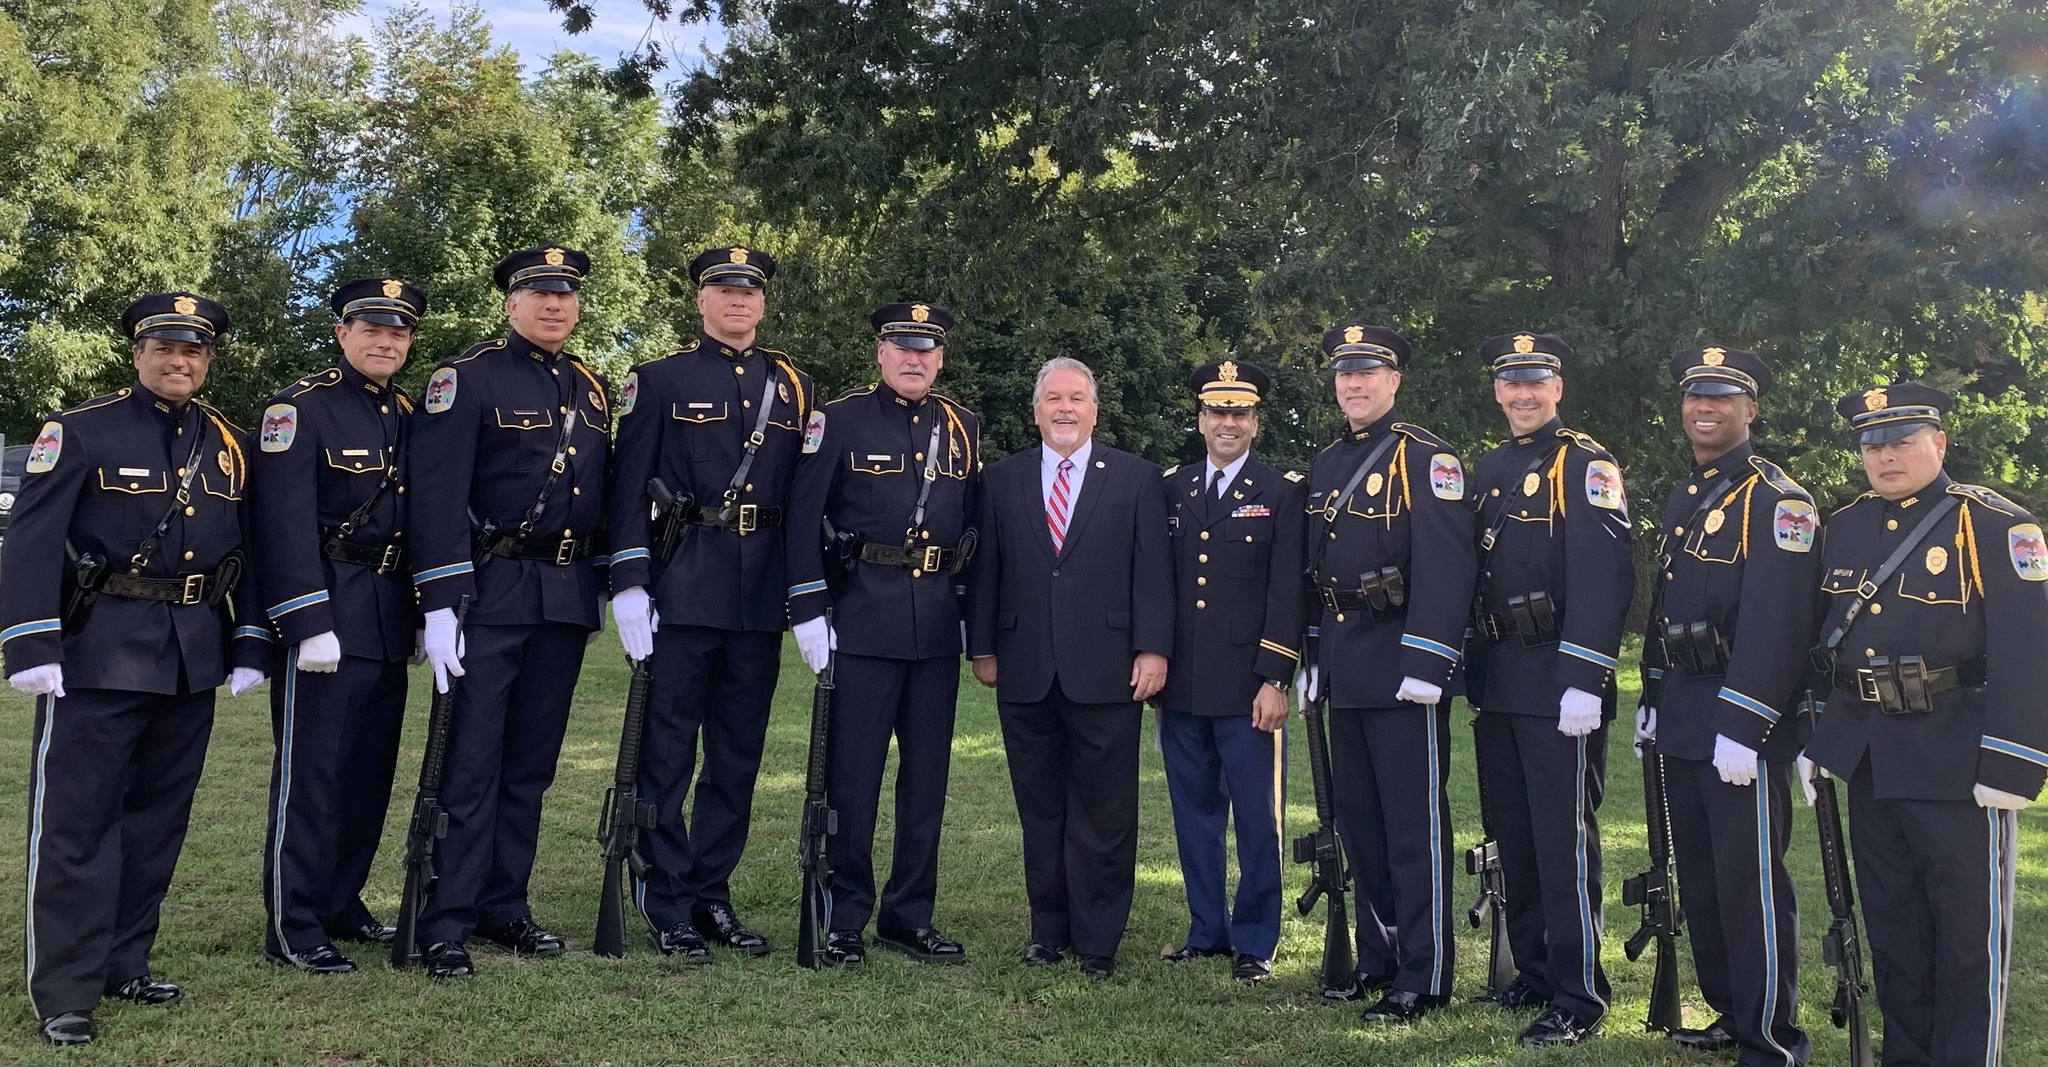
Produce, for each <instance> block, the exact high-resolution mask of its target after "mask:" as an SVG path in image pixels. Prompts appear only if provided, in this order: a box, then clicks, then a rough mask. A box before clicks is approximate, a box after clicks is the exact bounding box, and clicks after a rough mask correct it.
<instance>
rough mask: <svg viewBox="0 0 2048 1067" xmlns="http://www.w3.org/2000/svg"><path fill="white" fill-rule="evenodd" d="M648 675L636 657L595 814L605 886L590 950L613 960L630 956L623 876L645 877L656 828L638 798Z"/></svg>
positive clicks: (651, 807) (649, 808) (653, 815)
mask: <svg viewBox="0 0 2048 1067" xmlns="http://www.w3.org/2000/svg"><path fill="white" fill-rule="evenodd" d="M649 673H650V672H649V670H648V667H647V661H646V660H644V659H643V660H636V661H634V663H633V680H632V682H631V683H630V684H629V685H628V687H627V689H626V723H625V726H624V727H623V728H622V729H621V730H620V732H619V762H618V764H617V766H616V767H615V768H614V769H613V771H612V787H611V788H610V789H607V790H605V791H604V806H603V807H602V808H601V809H600V810H599V811H598V815H597V843H598V846H599V851H600V852H601V854H602V855H603V856H604V888H603V889H602V890H601V891H600V892H599V893H598V897H597V933H596V934H595V935H594V936H593V937H592V938H591V951H593V952H595V953H597V954H598V955H600V956H610V957H612V958H614V959H616V958H618V957H620V956H624V955H625V954H626V906H625V901H624V900H623V899H622V898H623V895H624V894H625V892H626V885H625V875H626V872H627V871H628V870H631V872H632V874H633V880H634V881H635V882H638V881H639V880H640V879H642V878H644V877H646V875H647V861H646V860H645V859H643V858H642V857H641V855H640V831H642V830H652V829H654V824H655V821H656V813H655V810H654V805H652V804H649V803H646V802H645V801H643V800H641V799H640V735H641V732H642V731H643V729H644V728H645V726H646V724H647V687H648V681H649V678H648V675H649Z"/></svg>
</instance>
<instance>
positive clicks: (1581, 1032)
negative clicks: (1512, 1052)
mask: <svg viewBox="0 0 2048 1067" xmlns="http://www.w3.org/2000/svg"><path fill="white" fill-rule="evenodd" d="M1599 1029H1600V1020H1598V1019H1595V1020H1593V1021H1592V1022H1590V1023H1582V1022H1580V1021H1579V1020H1578V1019H1577V1018H1576V1017H1575V1016H1573V1015H1572V1013H1571V1012H1569V1011H1566V1010H1565V1009H1563V1008H1560V1007H1558V1006H1556V1005H1554V1004H1553V1005H1551V1006H1550V1008H1548V1009H1546V1010H1545V1011H1544V1013H1543V1014H1541V1015H1538V1016H1537V1017H1536V1021H1535V1022H1533V1023H1530V1024H1529V1028H1528V1029H1527V1030H1524V1031H1522V1035H1521V1036H1520V1037H1517V1038H1515V1043H1516V1044H1518V1045H1523V1046H1526V1047H1528V1048H1557V1047H1561V1046H1565V1045H1576V1044H1578V1043H1579V1042H1581V1041H1584V1040H1585V1039H1587V1038H1589V1037H1592V1036H1593V1034H1594V1032H1595V1031H1598V1030H1599Z"/></svg>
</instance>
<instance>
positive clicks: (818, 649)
mask: <svg viewBox="0 0 2048 1067" xmlns="http://www.w3.org/2000/svg"><path fill="white" fill-rule="evenodd" d="M789 632H790V633H793V634H795V635H796V650H797V654H798V655H801V656H802V657H803V658H804V666H806V667H809V668H810V669H811V673H813V674H816V673H818V672H820V671H823V670H824V669H825V664H827V663H830V662H831V661H832V650H833V649H835V648H838V647H839V635H838V634H836V633H833V632H832V624H831V623H829V622H826V621H825V617H824V616H823V615H820V616H818V617H817V618H815V619H805V620H804V621H802V622H800V623H797V624H796V625H795V626H792V627H790V628H789Z"/></svg>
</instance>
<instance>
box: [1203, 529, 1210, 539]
mask: <svg viewBox="0 0 2048 1067" xmlns="http://www.w3.org/2000/svg"><path fill="white" fill-rule="evenodd" d="M1208 539H1209V531H1207V530H1203V531H1202V540H1204V541H1207V540H1208Z"/></svg>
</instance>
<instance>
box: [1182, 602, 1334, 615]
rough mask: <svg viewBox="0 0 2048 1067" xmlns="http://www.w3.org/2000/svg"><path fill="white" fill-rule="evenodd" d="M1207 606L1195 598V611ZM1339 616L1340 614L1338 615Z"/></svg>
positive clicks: (1207, 604)
mask: <svg viewBox="0 0 2048 1067" xmlns="http://www.w3.org/2000/svg"><path fill="white" fill-rule="evenodd" d="M1208 606H1209V602H1208V601H1206V600H1197V601H1195V610H1196V611H1200V610H1202V609H1203V608H1206V607H1208ZM1340 618H1341V616H1340Z"/></svg>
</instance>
